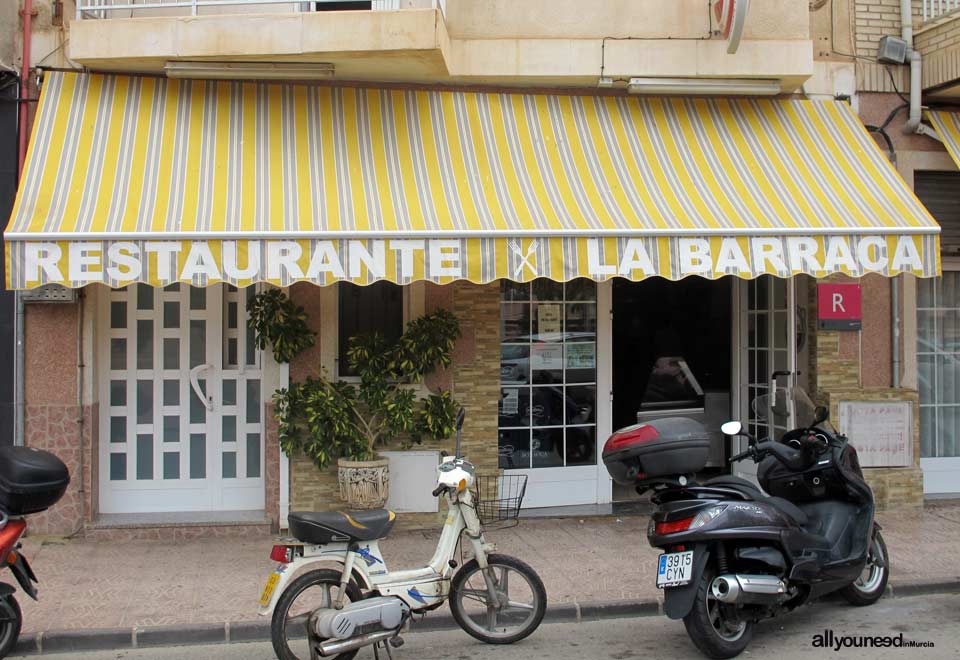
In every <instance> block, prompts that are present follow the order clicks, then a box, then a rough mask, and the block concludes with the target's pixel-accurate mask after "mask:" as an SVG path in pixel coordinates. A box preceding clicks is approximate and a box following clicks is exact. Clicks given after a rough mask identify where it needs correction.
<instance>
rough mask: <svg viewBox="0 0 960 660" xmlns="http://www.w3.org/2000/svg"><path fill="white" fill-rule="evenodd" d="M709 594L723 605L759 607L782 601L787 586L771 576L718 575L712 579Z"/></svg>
mask: <svg viewBox="0 0 960 660" xmlns="http://www.w3.org/2000/svg"><path fill="white" fill-rule="evenodd" d="M710 592H711V593H712V595H713V597H714V598H716V599H717V600H719V601H721V602H723V603H732V604H737V605H749V604H754V605H759V604H764V603H771V602H777V601H778V600H782V599H783V597H784V596H785V595H786V593H787V585H786V584H784V583H783V580H781V579H780V578H778V577H775V576H773V575H720V576H717V577H716V578H714V579H713V584H711V585H710Z"/></svg>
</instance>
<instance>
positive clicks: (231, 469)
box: [223, 451, 237, 479]
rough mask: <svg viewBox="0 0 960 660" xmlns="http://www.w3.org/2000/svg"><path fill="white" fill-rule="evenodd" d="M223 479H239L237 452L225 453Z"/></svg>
mask: <svg viewBox="0 0 960 660" xmlns="http://www.w3.org/2000/svg"><path fill="white" fill-rule="evenodd" d="M223 478H224V479H236V478H237V452H235V451H225V452H223Z"/></svg>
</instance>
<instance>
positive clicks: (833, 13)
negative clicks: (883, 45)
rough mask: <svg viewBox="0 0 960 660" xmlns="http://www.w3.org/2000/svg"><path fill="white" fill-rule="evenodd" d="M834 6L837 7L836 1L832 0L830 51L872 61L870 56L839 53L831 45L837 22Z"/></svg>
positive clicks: (834, 37)
mask: <svg viewBox="0 0 960 660" xmlns="http://www.w3.org/2000/svg"><path fill="white" fill-rule="evenodd" d="M836 7H837V2H836V0H833V1H832V2H831V3H830V52H831V53H833V54H834V55H840V56H841V57H852V58H854V59H856V60H866V61H868V62H873V61H874V59H873V58H872V57H866V56H864V55H854V54H853V53H841V52H840V51H839V50H837V49H835V48H834V47H833V46H834V44H835V43H836V39H837V37H836V31H835V29H836V22H837V21H836V11H835V10H836Z"/></svg>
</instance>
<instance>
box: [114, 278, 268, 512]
mask: <svg viewBox="0 0 960 660" xmlns="http://www.w3.org/2000/svg"><path fill="white" fill-rule="evenodd" d="M254 293H255V289H254V287H250V288H248V289H245V290H244V289H237V288H235V287H232V286H229V285H213V286H209V287H206V288H198V287H191V286H187V285H180V284H172V285H170V286H167V287H165V288H163V289H155V288H153V287H150V286H147V285H145V284H140V285H136V286H130V287H127V288H125V289H118V290H111V291H109V292H108V293H107V295H106V298H107V301H106V304H104V305H101V306H100V307H101V311H100V318H99V324H98V336H99V337H100V342H99V353H100V355H101V358H100V365H99V366H100V370H99V373H100V374H101V376H100V378H99V382H100V429H101V432H100V470H99V473H100V512H101V513H145V512H158V513H166V512H187V511H238V510H261V509H263V507H264V478H263V400H262V397H261V365H260V351H258V350H257V349H256V346H255V345H254V342H253V336H252V333H250V332H249V331H248V330H247V327H246V311H245V310H246V301H247V298H248V297H249V296H251V295H253V294H254Z"/></svg>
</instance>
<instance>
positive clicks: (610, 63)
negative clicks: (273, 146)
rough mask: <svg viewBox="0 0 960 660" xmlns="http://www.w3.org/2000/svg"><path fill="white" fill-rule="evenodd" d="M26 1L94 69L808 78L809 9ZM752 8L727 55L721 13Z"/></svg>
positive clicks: (774, 0) (443, 77)
mask: <svg viewBox="0 0 960 660" xmlns="http://www.w3.org/2000/svg"><path fill="white" fill-rule="evenodd" d="M20 1H21V2H22V1H23V0H20ZM33 2H34V4H43V5H49V4H51V3H53V4H60V5H62V6H63V15H64V16H65V17H66V20H65V23H66V24H65V26H64V28H63V29H64V30H66V31H68V32H69V35H68V39H69V41H68V43H67V45H66V49H65V50H66V54H67V55H68V56H69V58H70V60H71V61H72V62H73V63H75V64H79V65H83V66H86V67H89V68H91V69H94V70H100V71H119V72H141V73H163V72H165V71H169V69H170V64H171V63H174V64H173V68H174V69H176V68H177V67H178V64H177V63H182V62H205V63H216V65H215V66H220V65H226V66H230V67H234V68H235V67H236V66H239V64H236V63H243V62H258V63H270V64H273V65H277V64H279V65H280V66H279V67H274V68H277V69H278V70H279V71H280V73H279V74H277V76H282V75H283V70H284V69H285V68H291V70H292V71H294V72H295V71H297V70H299V71H300V72H301V74H299V75H306V74H304V73H302V72H309V71H311V70H312V71H313V72H314V73H315V74H316V75H311V76H310V77H323V76H326V77H330V78H332V79H334V80H343V81H387V82H391V81H392V82H400V83H429V84H437V83H439V84H458V85H497V86H517V87H552V88H563V87H580V88H590V87H596V86H597V85H598V84H599V83H600V81H601V79H605V80H606V84H609V85H612V86H621V85H623V86H625V85H626V84H627V82H628V81H629V79H631V78H635V77H656V78H727V79H756V80H764V81H771V82H773V83H776V84H777V85H779V89H780V90H781V91H783V92H792V91H795V90H797V89H799V87H800V86H801V85H802V84H803V82H804V81H805V80H806V79H807V78H808V77H809V76H810V74H811V72H812V68H813V44H812V41H811V38H810V29H809V28H810V20H809V2H808V0H763V1H762V2H758V1H755V2H752V3H747V2H746V0H670V1H669V2H664V1H663V0H590V1H589V2H586V1H584V0H522V1H518V0H366V1H360V0H357V1H349V0H314V1H312V2H289V0H288V1H285V2H283V1H281V0H65V1H64V2H59V3H57V2H55V0H33ZM747 5H748V6H749V9H748V11H747V12H746V15H745V17H746V18H745V21H744V23H743V29H742V35H741V36H742V39H741V41H740V43H739V46H738V47H737V48H736V52H735V53H729V52H728V50H730V47H729V40H728V39H727V38H725V37H724V34H723V31H724V27H725V24H723V19H724V14H723V12H724V11H725V10H730V11H734V10H735V8H736V7H737V6H740V7H741V11H742V7H744V6H747ZM731 15H732V14H731ZM296 65H302V66H300V67H299V69H298V68H297V66H296ZM311 67H312V69H311ZM296 76H297V74H294V75H291V76H290V77H296Z"/></svg>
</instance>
